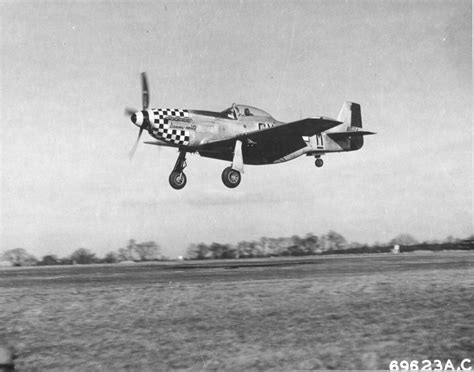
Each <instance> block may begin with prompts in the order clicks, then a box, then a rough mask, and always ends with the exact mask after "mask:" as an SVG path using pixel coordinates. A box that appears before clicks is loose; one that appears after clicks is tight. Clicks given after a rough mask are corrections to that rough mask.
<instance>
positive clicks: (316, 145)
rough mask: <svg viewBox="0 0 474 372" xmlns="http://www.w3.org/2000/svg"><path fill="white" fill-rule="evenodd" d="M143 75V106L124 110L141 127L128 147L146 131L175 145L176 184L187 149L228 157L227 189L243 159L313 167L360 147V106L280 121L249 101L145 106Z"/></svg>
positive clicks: (181, 182) (182, 179) (182, 180)
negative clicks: (220, 106)
mask: <svg viewBox="0 0 474 372" xmlns="http://www.w3.org/2000/svg"><path fill="white" fill-rule="evenodd" d="M141 80H142V105H143V108H142V110H140V111H138V110H132V109H126V110H125V112H126V114H127V115H130V120H131V121H132V123H133V124H135V125H136V126H137V127H139V128H140V131H139V133H138V138H137V140H136V143H135V145H134V146H133V149H132V151H131V153H130V154H131V156H133V154H134V153H135V150H136V148H137V145H138V142H139V140H140V137H141V135H142V132H143V131H144V130H147V131H148V133H149V134H150V135H151V136H152V137H153V138H154V139H155V141H152V142H145V143H147V144H151V145H157V146H168V147H176V148H178V150H179V156H178V159H177V161H176V164H175V166H174V168H173V170H172V172H171V174H170V176H169V183H170V185H171V187H173V188H174V189H177V190H179V189H182V188H183V187H184V186H185V185H186V175H185V174H184V172H183V170H184V168H185V167H186V153H188V152H190V153H196V152H197V153H199V155H201V156H204V157H208V158H213V159H220V160H226V161H230V162H232V163H231V165H230V166H229V167H227V168H225V169H224V171H223V172H222V182H223V183H224V185H226V186H227V187H230V188H234V187H237V186H238V185H239V184H240V180H241V173H243V171H244V164H252V165H258V164H277V163H283V162H285V161H288V160H292V159H295V158H297V157H299V156H301V155H304V154H306V155H308V156H314V157H315V158H316V161H315V164H316V166H317V167H322V166H323V160H322V159H321V155H324V154H326V153H329V152H342V151H354V150H359V149H360V148H361V147H362V145H363V144H364V138H363V136H365V135H369V134H374V133H372V132H367V131H363V130H362V119H361V114H360V105H359V104H357V103H352V102H345V103H344V105H343V106H342V109H341V111H340V113H339V116H338V117H337V120H336V119H331V118H327V117H323V116H320V117H312V118H306V119H302V120H297V121H293V122H289V123H283V122H280V121H278V120H276V119H274V118H273V117H272V116H271V115H270V114H268V113H266V112H265V111H263V110H260V109H258V108H255V107H252V106H246V105H236V104H233V105H232V106H231V107H229V108H228V109H226V110H224V111H222V112H213V111H204V110H185V109H149V108H148V105H149V101H150V95H149V91H148V82H147V78H146V75H145V73H142V74H141Z"/></svg>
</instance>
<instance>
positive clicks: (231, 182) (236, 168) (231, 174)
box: [168, 140, 244, 190]
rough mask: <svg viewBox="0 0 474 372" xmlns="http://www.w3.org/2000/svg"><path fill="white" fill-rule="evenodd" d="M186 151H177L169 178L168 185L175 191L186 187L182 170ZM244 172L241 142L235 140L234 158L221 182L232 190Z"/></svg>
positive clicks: (184, 166) (184, 164) (223, 173)
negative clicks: (176, 157)
mask: <svg viewBox="0 0 474 372" xmlns="http://www.w3.org/2000/svg"><path fill="white" fill-rule="evenodd" d="M186 166H187V164H186V151H185V150H179V155H178V159H177V160H176V164H175V165H174V168H173V171H172V172H171V174H170V176H169V179H168V180H169V183H170V185H171V187H172V188H173V189H175V190H181V189H182V188H183V187H184V186H186V175H185V174H184V172H183V170H184V168H186ZM243 171H244V161H243V157H242V142H241V141H240V140H237V141H236V143H235V149H234V157H233V159H232V165H231V166H230V167H227V168H226V169H224V171H223V172H222V182H223V183H224V185H226V186H227V187H229V188H231V189H233V188H235V187H237V186H239V184H240V181H241V180H242V176H241V173H243Z"/></svg>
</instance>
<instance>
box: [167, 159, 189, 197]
mask: <svg viewBox="0 0 474 372" xmlns="http://www.w3.org/2000/svg"><path fill="white" fill-rule="evenodd" d="M186 165H187V164H186V151H180V152H179V156H178V160H176V164H175V165H174V168H173V171H172V172H171V174H170V176H169V178H168V180H169V183H170V185H171V187H172V188H173V189H176V190H181V189H182V188H183V187H184V186H186V175H185V174H184V172H183V169H184V168H186Z"/></svg>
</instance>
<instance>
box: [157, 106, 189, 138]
mask: <svg viewBox="0 0 474 372" xmlns="http://www.w3.org/2000/svg"><path fill="white" fill-rule="evenodd" d="M150 114H152V115H153V118H150V119H151V120H150V122H151V123H152V126H153V134H155V135H156V136H158V137H160V138H161V139H163V140H164V141H167V142H172V143H175V144H177V145H183V146H187V145H189V131H188V130H186V129H180V128H171V127H170V124H169V121H168V118H170V117H174V118H188V117H189V113H188V110H182V109H154V110H151V113H150Z"/></svg>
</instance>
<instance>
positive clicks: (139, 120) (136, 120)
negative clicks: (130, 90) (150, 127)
mask: <svg viewBox="0 0 474 372" xmlns="http://www.w3.org/2000/svg"><path fill="white" fill-rule="evenodd" d="M130 120H131V121H132V123H133V124H135V125H136V126H137V127H141V125H142V124H143V120H144V116H143V113H142V112H140V111H139V112H136V113H134V114H133V115H132V116H131V117H130Z"/></svg>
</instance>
